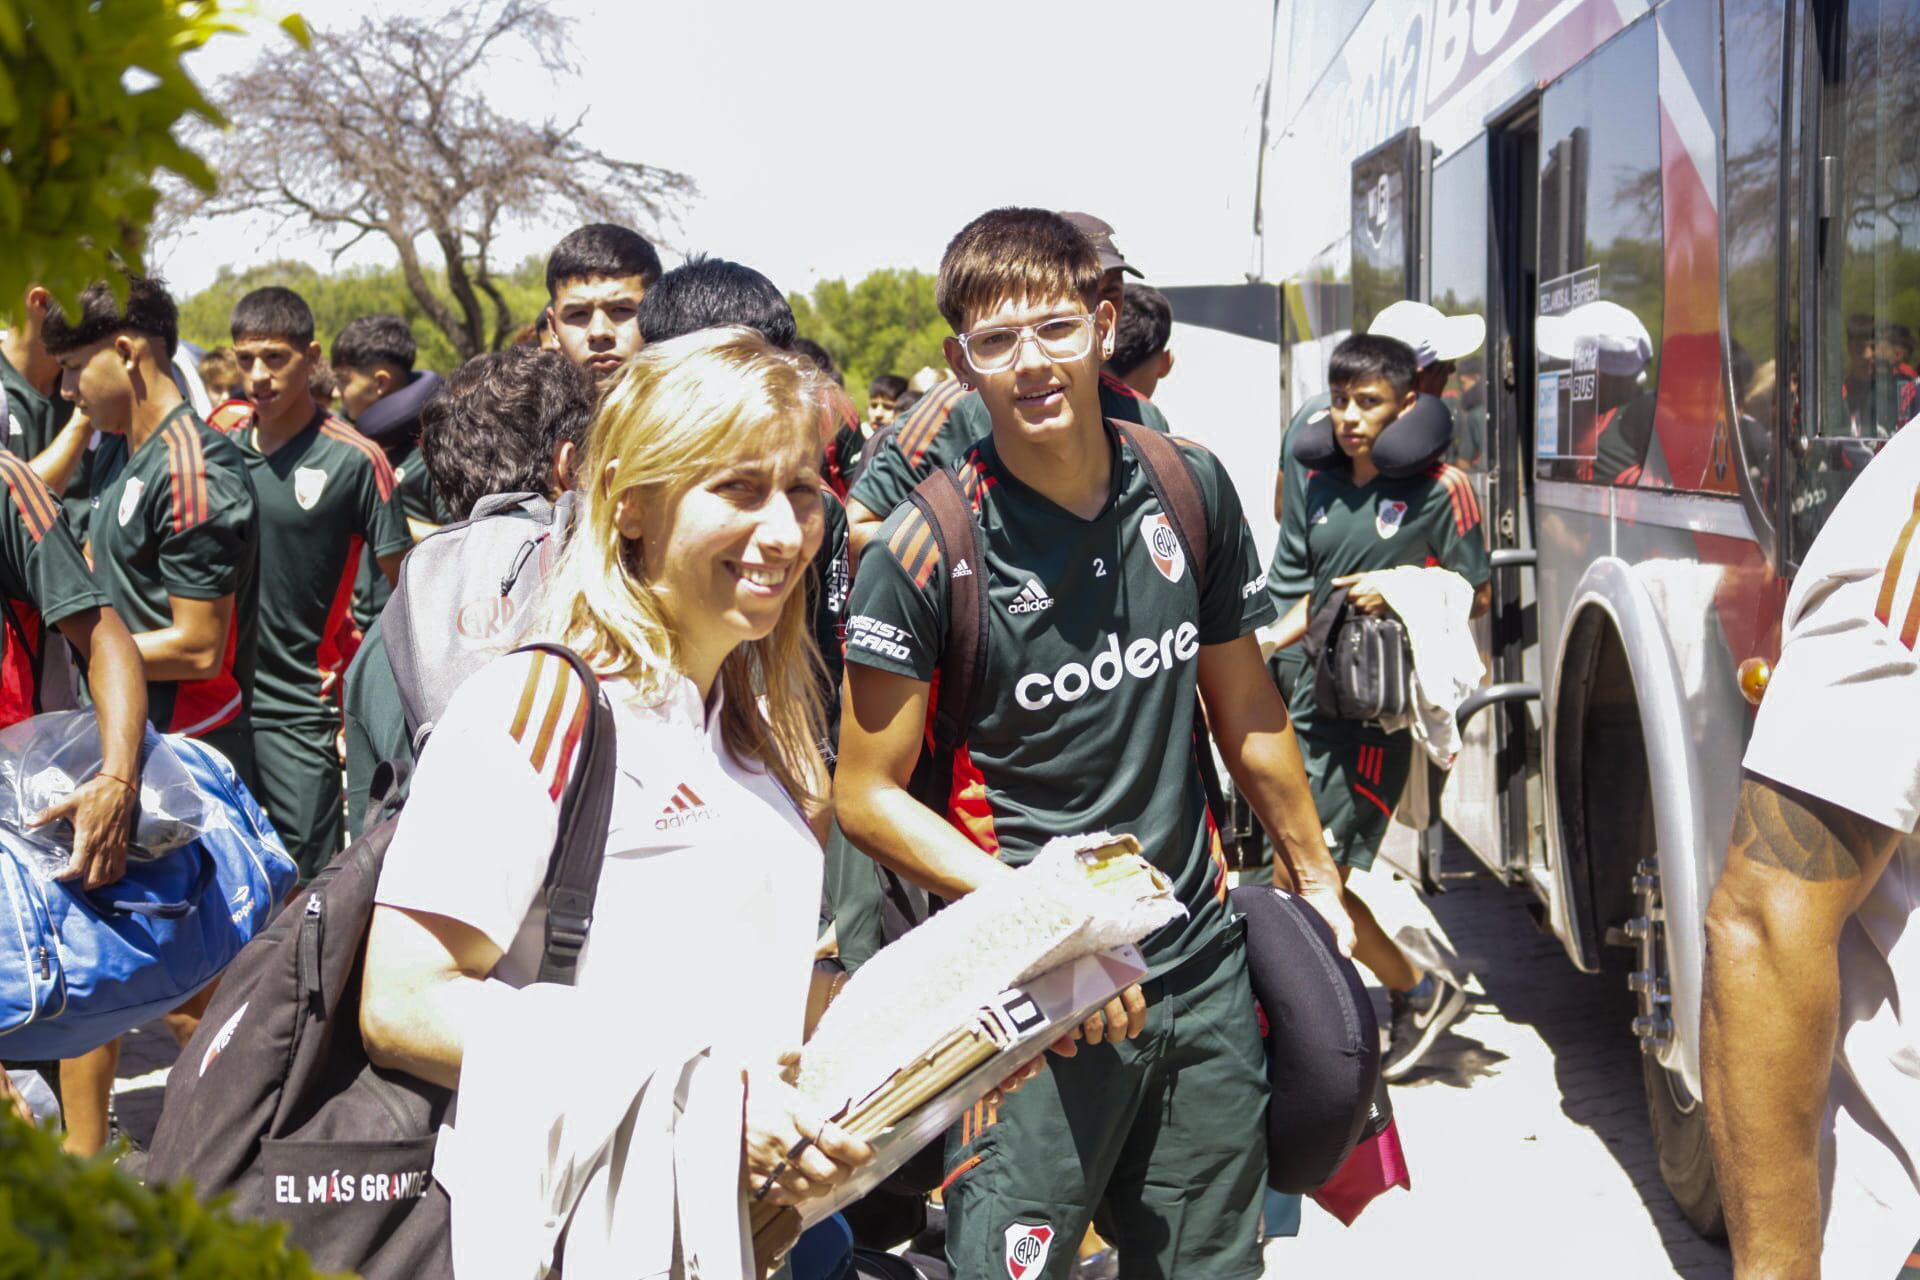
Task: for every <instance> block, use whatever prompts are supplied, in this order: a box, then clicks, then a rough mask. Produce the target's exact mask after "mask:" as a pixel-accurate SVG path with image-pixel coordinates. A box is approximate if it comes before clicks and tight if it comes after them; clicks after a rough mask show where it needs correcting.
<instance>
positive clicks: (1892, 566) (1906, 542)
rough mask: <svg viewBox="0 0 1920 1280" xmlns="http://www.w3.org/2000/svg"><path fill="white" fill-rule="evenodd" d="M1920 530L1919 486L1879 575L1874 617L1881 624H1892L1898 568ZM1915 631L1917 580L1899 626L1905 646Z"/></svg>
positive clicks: (1919, 601)
mask: <svg viewBox="0 0 1920 1280" xmlns="http://www.w3.org/2000/svg"><path fill="white" fill-rule="evenodd" d="M1915 529H1920V489H1915V490H1914V493H1913V514H1912V515H1911V516H1908V517H1907V523H1906V524H1905V525H1903V526H1902V527H1901V529H1900V536H1899V537H1898V538H1896V539H1894V542H1893V555H1892V556H1891V557H1889V558H1888V560H1887V569H1886V572H1885V573H1884V574H1882V575H1881V577H1880V596H1879V599H1877V600H1876V601H1874V606H1873V616H1874V617H1876V618H1878V619H1879V620H1880V622H1881V624H1882V625H1884V626H1889V627H1890V626H1892V625H1893V600H1894V596H1895V595H1897V594H1898V593H1899V590H1900V577H1901V571H1902V570H1904V569H1905V568H1906V567H1907V548H1908V547H1909V546H1911V545H1912V543H1913V533H1914V530H1915ZM1916 630H1920V583H1916V584H1915V586H1914V591H1913V600H1912V602H1911V603H1910V604H1909V605H1908V606H1907V616H1906V622H1905V625H1903V626H1902V627H1901V628H1900V638H1901V639H1902V640H1903V641H1905V642H1906V644H1907V647H1908V648H1912V647H1913V642H1914V637H1915V633H1916Z"/></svg>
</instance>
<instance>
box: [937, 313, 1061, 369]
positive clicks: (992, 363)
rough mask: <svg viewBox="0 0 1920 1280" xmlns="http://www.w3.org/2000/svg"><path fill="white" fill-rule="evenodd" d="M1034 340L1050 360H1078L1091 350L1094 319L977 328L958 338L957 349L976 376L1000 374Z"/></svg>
mask: <svg viewBox="0 0 1920 1280" xmlns="http://www.w3.org/2000/svg"><path fill="white" fill-rule="evenodd" d="M1029 338H1031V339H1033V341H1034V342H1035V343H1036V344H1038V346H1039V348H1040V350H1041V352H1042V353H1043V354H1044V355H1045V356H1046V357H1047V358H1048V359H1049V360H1078V359H1079V358H1080V357H1081V356H1084V355H1085V354H1087V352H1088V351H1090V350H1092V349H1093V317H1092V316H1090V315H1077V316H1055V317H1053V318H1052V319H1050V320H1042V321H1041V322H1040V323H1039V324H1023V325H1009V326H1007V327H1005V328H995V329H976V330H974V331H973V332H972V333H963V334H961V335H960V339H959V341H960V349H961V350H962V351H964V352H966V353H967V363H968V364H970V365H972V366H973V368H974V371H975V372H977V373H999V372H1000V371H1001V370H1003V369H1009V368H1012V367H1013V362H1014V361H1015V360H1016V359H1018V358H1019V355H1020V344H1021V343H1023V342H1025V341H1026V340H1027V339H1029Z"/></svg>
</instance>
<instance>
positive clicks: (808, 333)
mask: <svg viewBox="0 0 1920 1280" xmlns="http://www.w3.org/2000/svg"><path fill="white" fill-rule="evenodd" d="M933 285H934V277H932V276H930V275H927V274H926V273H924V272H920V271H899V270H893V269H889V270H885V271H875V272H873V273H872V274H870V275H868V276H867V277H866V279H864V280H862V281H860V283H858V284H856V285H853V286H851V287H849V286H848V284H847V282H846V281H844V280H823V281H821V282H820V283H819V284H818V285H816V286H814V290H813V295H812V296H811V297H806V296H803V295H801V294H797V293H796V294H793V295H791V296H790V297H789V298H788V299H787V301H788V302H789V303H790V304H792V306H793V315H794V319H795V320H796V321H798V322H799V327H800V334H801V336H802V337H806V338H812V339H813V340H814V341H815V342H817V343H819V344H820V345H821V346H823V347H825V348H826V349H827V350H828V351H830V352H832V353H833V358H834V360H835V361H837V362H838V363H839V365H840V367H841V369H842V370H844V371H845V373H846V379H847V389H848V390H849V391H851V392H852V393H853V395H854V396H855V397H856V398H858V397H860V396H861V395H862V394H863V393H864V392H865V391H866V388H867V383H868V382H870V381H871V380H872V379H874V378H876V377H878V376H879V375H880V374H883V373H897V374H899V375H900V376H902V377H911V376H913V373H914V371H915V370H916V369H919V368H920V367H921V366H923V365H932V366H933V367H934V368H936V369H944V368H946V365H947V359H946V357H945V356H944V355H942V354H941V351H940V341H941V339H943V338H945V337H948V336H949V335H950V334H951V333H952V332H953V331H952V330H951V329H950V328H949V327H948V326H947V322H946V320H945V319H944V318H942V317H941V315H940V309H939V308H938V307H936V306H935V305H934V302H933Z"/></svg>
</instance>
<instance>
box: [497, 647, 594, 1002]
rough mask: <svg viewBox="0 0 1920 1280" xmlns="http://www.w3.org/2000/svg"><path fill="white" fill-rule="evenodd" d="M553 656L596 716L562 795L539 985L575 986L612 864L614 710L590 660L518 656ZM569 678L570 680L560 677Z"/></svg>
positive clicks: (568, 655)
mask: <svg viewBox="0 0 1920 1280" xmlns="http://www.w3.org/2000/svg"><path fill="white" fill-rule="evenodd" d="M534 651H538V652H543V653H550V654H552V655H554V656H555V657H557V658H559V659H560V660H561V661H562V662H565V663H566V664H567V665H568V666H569V667H572V668H573V673H574V675H575V676H577V677H578V678H579V680H580V683H581V685H582V686H583V690H582V692H583V693H584V695H585V696H586V697H588V698H590V699H592V703H593V713H592V714H591V715H590V716H588V717H587V723H586V727H585V730H584V731H583V732H582V734H581V736H580V762H579V764H578V765H576V766H575V767H574V770H573V776H572V777H571V778H569V779H567V783H566V790H565V791H564V792H562V793H561V796H560V830H559V832H558V833H557V834H556V835H555V836H554V840H553V854H552V856H551V857H549V858H548V860H547V879H546V901H547V928H546V943H545V946H544V949H543V950H542V952H541V955H540V976H539V979H538V981H541V982H556V983H559V984H561V985H563V986H572V985H573V979H574V975H575V973H576V971H577V970H578V969H579V967H580V952H581V950H582V949H583V948H584V947H585V946H586V945H587V931H588V929H590V928H591V927H592V925H593V899H594V895H595V893H596V892H597V891H598V889H599V887H600V868H601V865H602V864H603V863H604V862H605V861H606V853H607V831H608V829H609V828H610V826H611V825H612V821H613V782H614V760H615V758H616V754H617V746H616V741H615V730H614V723H613V707H612V706H611V705H609V703H608V702H607V698H606V694H605V693H604V692H602V691H601V688H600V679H599V677H598V676H596V675H594V673H593V668H592V667H589V666H588V665H587V663H586V660H585V659H584V658H582V657H581V656H580V655H579V654H577V653H575V652H574V651H573V650H571V649H569V648H567V647H566V646H565V645H558V644H529V645H522V646H521V647H520V648H518V649H516V650H514V652H515V653H528V652H534ZM562 678H563V679H564V678H565V677H562Z"/></svg>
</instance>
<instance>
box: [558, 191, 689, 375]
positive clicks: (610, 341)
mask: <svg viewBox="0 0 1920 1280" xmlns="http://www.w3.org/2000/svg"><path fill="white" fill-rule="evenodd" d="M659 278H660V255H659V254H658V253H656V252H655V251H654V248H653V246H652V245H651V244H649V243H648V242H647V238H646V237H645V236H643V235H641V234H640V233H639V232H637V231H633V230H630V229H628V228H626V227H620V226H615V225H614V224H612V223H608V222H596V223H592V224H590V225H588V226H584V227H581V228H580V229H579V230H577V231H573V232H569V233H568V235H567V237H566V238H565V239H564V240H562V241H561V242H560V243H559V244H557V245H555V246H554V247H553V252H552V253H551V254H549V255H548V257H547V310H546V321H547V335H546V337H544V338H543V339H542V343H543V345H545V344H547V343H549V342H550V343H551V345H552V346H553V347H555V348H556V349H558V350H559V351H560V352H561V353H562V354H564V355H565V356H566V357H567V359H569V360H571V361H573V362H574V363H575V364H576V365H578V366H580V367H581V368H582V369H585V370H586V371H587V374H588V376H590V377H591V378H592V379H593V380H594V382H595V383H596V384H598V385H600V386H605V385H606V384H607V383H608V382H610V381H611V380H612V379H613V377H614V375H615V374H617V373H619V372H620V366H621V365H623V364H625V363H626V360H627V357H628V356H630V355H632V354H633V353H634V352H636V351H638V350H639V349H640V325H639V323H638V321H639V315H640V301H641V299H642V298H644V297H645V296H646V293H647V290H649V289H651V288H652V287H653V284H654V281H656V280H658V279H659Z"/></svg>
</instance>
